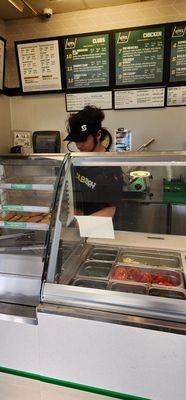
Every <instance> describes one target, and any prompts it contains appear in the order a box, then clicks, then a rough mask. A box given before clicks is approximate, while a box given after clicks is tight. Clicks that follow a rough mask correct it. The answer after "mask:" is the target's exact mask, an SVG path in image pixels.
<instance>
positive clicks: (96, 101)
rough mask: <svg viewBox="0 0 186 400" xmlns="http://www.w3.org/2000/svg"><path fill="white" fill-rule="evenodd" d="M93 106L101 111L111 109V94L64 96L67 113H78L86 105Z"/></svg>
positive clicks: (109, 92)
mask: <svg viewBox="0 0 186 400" xmlns="http://www.w3.org/2000/svg"><path fill="white" fill-rule="evenodd" d="M89 104H90V105H94V106H96V107H99V108H101V109H102V110H109V109H112V92H111V91H108V92H106V91H105V92H88V93H68V94H66V109H67V111H79V110H82V109H83V108H84V107H85V106H87V105H89Z"/></svg>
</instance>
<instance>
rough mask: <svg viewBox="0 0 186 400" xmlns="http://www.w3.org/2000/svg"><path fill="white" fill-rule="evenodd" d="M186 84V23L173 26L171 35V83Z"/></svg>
mask: <svg viewBox="0 0 186 400" xmlns="http://www.w3.org/2000/svg"><path fill="white" fill-rule="evenodd" d="M184 81H185V82H186V23H185V24H182V25H173V26H172V34H171V60H170V82H184Z"/></svg>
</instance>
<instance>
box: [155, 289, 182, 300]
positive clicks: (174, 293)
mask: <svg viewBox="0 0 186 400" xmlns="http://www.w3.org/2000/svg"><path fill="white" fill-rule="evenodd" d="M149 295H150V296H158V297H168V298H172V299H178V300H185V299H186V293H185V290H183V289H179V290H175V289H172V288H171V289H170V288H163V289H162V288H159V287H158V288H157V287H153V288H150V289H149Z"/></svg>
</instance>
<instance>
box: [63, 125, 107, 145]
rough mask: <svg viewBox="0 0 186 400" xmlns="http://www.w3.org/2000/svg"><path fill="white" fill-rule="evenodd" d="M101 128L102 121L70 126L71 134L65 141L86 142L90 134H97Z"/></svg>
mask: <svg viewBox="0 0 186 400" xmlns="http://www.w3.org/2000/svg"><path fill="white" fill-rule="evenodd" d="M100 129H101V124H100V123H95V124H82V125H76V126H69V134H68V135H67V136H66V138H65V139H64V141H66V140H67V141H68V142H86V140H87V138H88V136H89V135H92V136H96V135H97V133H98V131H99V130H100Z"/></svg>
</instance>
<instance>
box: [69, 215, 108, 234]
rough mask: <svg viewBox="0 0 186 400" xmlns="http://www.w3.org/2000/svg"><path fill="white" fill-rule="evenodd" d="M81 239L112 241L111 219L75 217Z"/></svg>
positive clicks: (85, 216) (91, 216)
mask: <svg viewBox="0 0 186 400" xmlns="http://www.w3.org/2000/svg"><path fill="white" fill-rule="evenodd" d="M75 218H76V220H77V222H78V225H79V231H80V236H81V237H89V238H97V239H100V238H101V239H102V238H103V239H104V238H105V239H114V238H115V235H114V227H113V222H112V218H111V217H96V216H93V215H88V216H87V215H75Z"/></svg>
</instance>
